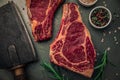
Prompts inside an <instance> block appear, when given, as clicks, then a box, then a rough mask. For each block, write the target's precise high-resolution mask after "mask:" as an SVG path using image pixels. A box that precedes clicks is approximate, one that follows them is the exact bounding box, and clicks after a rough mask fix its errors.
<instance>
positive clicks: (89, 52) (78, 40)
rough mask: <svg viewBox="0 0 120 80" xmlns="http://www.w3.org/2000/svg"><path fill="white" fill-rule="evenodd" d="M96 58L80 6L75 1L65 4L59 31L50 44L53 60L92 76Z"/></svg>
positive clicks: (72, 69)
mask: <svg viewBox="0 0 120 80" xmlns="http://www.w3.org/2000/svg"><path fill="white" fill-rule="evenodd" d="M95 58H96V52H95V49H94V46H93V43H92V41H91V36H90V33H89V31H88V29H87V27H86V26H85V24H84V23H83V22H82V18H81V15H80V13H79V9H78V6H77V5H76V4H75V3H67V4H65V5H64V6H63V16H62V20H61V25H60V30H59V33H58V35H57V37H56V38H55V40H54V42H53V43H52V44H51V45H50V60H51V62H53V63H55V64H57V65H59V66H62V67H64V68H67V69H69V70H71V71H74V72H76V73H79V74H82V75H84V76H86V77H91V76H92V73H93V71H94V62H95Z"/></svg>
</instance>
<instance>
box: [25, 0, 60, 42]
mask: <svg viewBox="0 0 120 80" xmlns="http://www.w3.org/2000/svg"><path fill="white" fill-rule="evenodd" d="M26 2H27V7H28V15H29V17H30V20H31V24H32V34H33V36H34V38H35V40H36V41H42V40H47V39H49V38H50V37H51V35H52V19H53V16H54V12H55V11H56V9H57V7H58V6H59V4H60V3H61V2H62V0H27V1H26Z"/></svg>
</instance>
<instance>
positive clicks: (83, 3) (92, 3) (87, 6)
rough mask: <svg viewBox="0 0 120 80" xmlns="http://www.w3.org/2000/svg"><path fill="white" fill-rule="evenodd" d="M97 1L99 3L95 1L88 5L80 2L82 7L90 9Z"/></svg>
mask: <svg viewBox="0 0 120 80" xmlns="http://www.w3.org/2000/svg"><path fill="white" fill-rule="evenodd" d="M97 1H98V0H95V1H93V2H92V3H89V4H87V3H84V2H82V1H81V0H79V2H80V3H81V5H83V6H86V7H90V6H92V5H94V4H95V3H96V2H97Z"/></svg>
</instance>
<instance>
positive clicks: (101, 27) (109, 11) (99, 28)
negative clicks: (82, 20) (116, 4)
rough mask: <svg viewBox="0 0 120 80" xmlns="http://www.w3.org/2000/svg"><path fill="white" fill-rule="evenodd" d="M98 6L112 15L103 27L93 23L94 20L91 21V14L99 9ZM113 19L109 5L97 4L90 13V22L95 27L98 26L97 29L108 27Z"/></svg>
mask: <svg viewBox="0 0 120 80" xmlns="http://www.w3.org/2000/svg"><path fill="white" fill-rule="evenodd" d="M98 8H103V9H105V10H107V11H108V14H109V16H110V18H109V21H108V23H107V24H106V25H104V26H101V27H100V26H96V25H95V24H93V23H92V21H91V14H92V12H93V11H94V10H96V9H98ZM111 20H112V14H111V11H110V10H109V9H108V8H107V7H104V6H97V7H95V8H93V9H92V10H91V11H90V13H89V22H90V24H91V25H92V26H93V27H94V28H97V29H103V28H105V27H107V26H108V25H109V24H110V22H111Z"/></svg>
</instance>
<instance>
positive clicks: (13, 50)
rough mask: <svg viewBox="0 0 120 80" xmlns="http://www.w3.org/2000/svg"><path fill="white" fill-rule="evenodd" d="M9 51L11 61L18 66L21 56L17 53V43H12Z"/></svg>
mask: <svg viewBox="0 0 120 80" xmlns="http://www.w3.org/2000/svg"><path fill="white" fill-rule="evenodd" d="M8 53H9V57H10V62H11V64H12V65H13V66H17V65H19V63H20V62H19V57H18V55H17V52H16V47H15V45H13V44H12V45H10V46H9V47H8Z"/></svg>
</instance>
